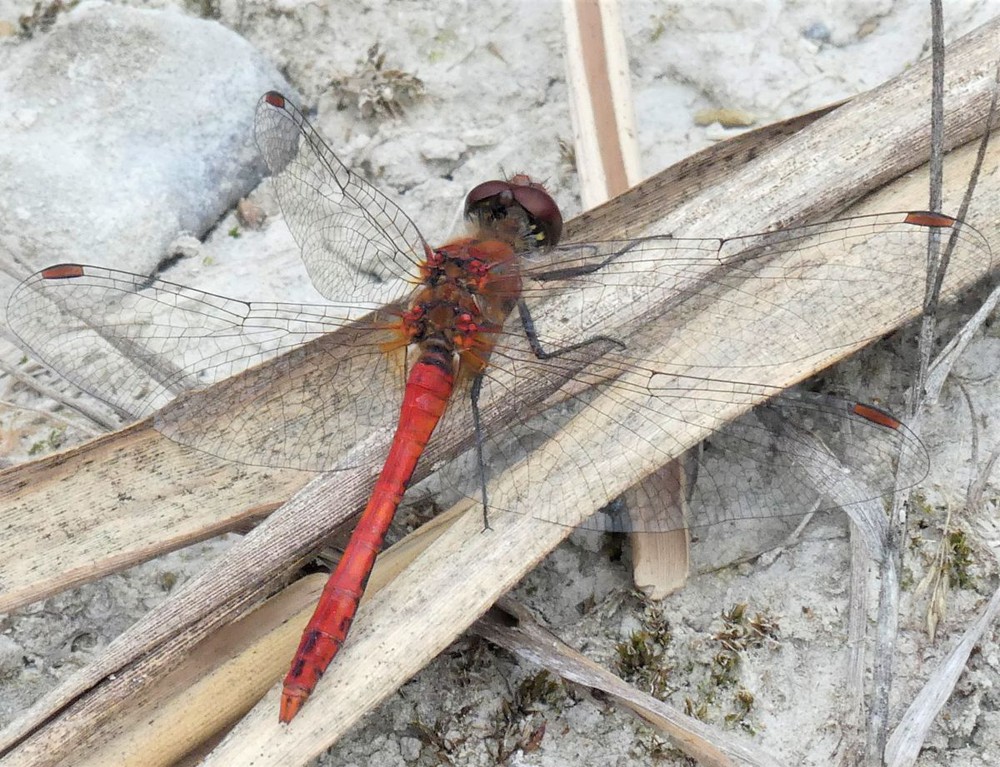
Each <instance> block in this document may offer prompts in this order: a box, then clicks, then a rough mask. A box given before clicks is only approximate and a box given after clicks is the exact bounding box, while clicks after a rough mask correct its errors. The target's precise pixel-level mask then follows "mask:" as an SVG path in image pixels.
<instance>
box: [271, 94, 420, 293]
mask: <svg viewBox="0 0 1000 767" xmlns="http://www.w3.org/2000/svg"><path fill="white" fill-rule="evenodd" d="M254 135H255V137H256V140H257V146H258V147H259V148H260V152H261V154H262V155H263V156H264V160H265V161H266V162H267V166H268V168H269V169H270V171H271V175H272V176H273V177H274V188H275V191H276V193H277V196H278V201H279V202H280V204H281V210H282V212H283V213H284V216H285V221H286V222H287V224H288V227H289V229H291V231H292V235H293V236H294V237H295V241H296V242H297V243H298V244H299V247H300V248H301V249H302V260H303V261H304V262H305V265H306V269H307V270H308V272H309V277H310V278H311V279H312V282H313V285H315V286H316V289H317V290H318V291H319V292H320V293H322V294H323V295H324V296H325V297H327V298H328V299H330V300H331V301H354V302H358V303H364V304H367V305H369V306H370V307H371V308H375V307H376V306H380V305H382V304H385V303H391V302H394V301H397V300H399V299H401V298H403V297H404V296H405V295H406V294H407V293H408V292H409V291H410V290H411V289H412V281H413V280H414V279H415V278H418V277H419V266H420V264H421V262H422V261H423V260H424V259H425V251H426V247H427V246H426V244H425V242H424V238H423V237H422V236H421V235H420V232H419V231H418V230H417V227H416V225H415V224H414V223H413V222H412V221H411V220H410V219H409V217H408V216H407V215H406V214H405V213H403V211H402V210H400V209H399V207H398V206H397V205H396V204H395V203H394V202H393V201H392V200H390V199H389V198H388V197H386V196H385V195H384V194H382V193H381V192H380V191H378V190H377V189H376V188H375V187H374V186H372V185H371V184H369V183H368V182H366V181H365V180H364V179H362V178H360V177H359V176H358V175H357V174H356V173H354V172H352V171H351V170H350V169H349V168H348V167H347V166H346V165H344V164H343V163H342V162H341V161H340V159H339V158H338V157H337V155H336V154H334V152H333V150H331V149H330V147H329V146H327V144H326V142H324V141H323V139H322V137H320V135H319V134H318V133H317V132H316V131H315V130H313V128H312V126H311V125H310V124H309V122H308V121H307V120H306V119H305V117H303V115H302V113H301V112H299V110H298V109H297V108H296V107H295V106H294V105H293V104H292V103H290V102H289V101H288V100H287V99H285V97H284V96H282V95H281V94H279V93H275V92H274V91H272V92H270V93H267V94H265V95H264V97H263V98H261V100H260V103H259V104H258V106H257V116H256V120H255V124H254Z"/></svg>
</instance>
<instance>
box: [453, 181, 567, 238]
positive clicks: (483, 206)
mask: <svg viewBox="0 0 1000 767" xmlns="http://www.w3.org/2000/svg"><path fill="white" fill-rule="evenodd" d="M465 217H466V219H468V220H470V221H474V222H475V223H477V224H479V225H480V226H482V227H484V228H487V229H498V228H501V227H502V225H503V224H505V223H511V222H513V223H516V224H519V225H520V226H519V228H520V229H522V230H523V231H521V232H519V236H521V237H524V238H525V239H527V240H528V244H529V245H530V246H532V247H535V248H551V247H553V246H555V245H556V244H557V243H558V242H559V236H560V235H561V234H562V223H563V221H562V213H560V212H559V206H558V205H556V201H555V200H553V199H552V196H551V195H550V194H549V193H548V192H546V191H545V187H543V186H542V185H541V184H539V183H537V182H535V181H532V180H531V179H530V178H529V177H528V176H526V175H524V174H522V173H519V174H517V175H516V176H513V177H511V179H510V180H509V181H485V182H483V183H482V184H480V185H479V186H477V187H475V188H474V189H473V190H472V191H471V192H469V194H468V195H467V196H466V198H465Z"/></svg>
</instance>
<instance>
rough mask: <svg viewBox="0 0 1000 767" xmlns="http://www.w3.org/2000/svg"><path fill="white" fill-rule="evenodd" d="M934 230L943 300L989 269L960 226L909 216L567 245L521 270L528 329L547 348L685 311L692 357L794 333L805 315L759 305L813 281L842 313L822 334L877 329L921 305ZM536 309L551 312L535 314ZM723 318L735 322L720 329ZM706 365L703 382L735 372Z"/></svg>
mask: <svg viewBox="0 0 1000 767" xmlns="http://www.w3.org/2000/svg"><path fill="white" fill-rule="evenodd" d="M935 232H937V233H940V241H941V247H942V249H943V247H944V243H945V242H947V241H948V240H949V239H951V238H953V239H954V251H953V253H952V256H951V264H950V267H949V272H948V275H947V278H946V281H945V284H944V296H946V297H947V296H948V295H949V294H950V293H952V292H953V291H954V289H955V286H961V285H964V284H967V282H968V280H969V277H968V275H969V274H970V273H976V274H978V273H982V271H983V269H984V264H989V263H990V260H991V254H990V248H989V244H988V243H987V242H986V240H985V239H984V238H983V236H982V235H981V234H980V233H979V232H977V231H976V230H975V229H973V228H972V227H971V226H969V225H967V224H964V223H962V222H960V221H957V220H956V219H953V218H950V217H948V216H943V215H941V214H928V213H920V212H899V213H883V214H877V215H869V216H857V217H853V218H848V219H839V220H834V221H828V222H824V223H821V224H812V225H807V226H799V227H790V228H788V229H783V230H778V231H775V232H770V233H766V234H759V235H748V236H746V237H736V238H729V239H705V240H693V239H679V238H671V237H650V238H640V239H636V240H629V241H607V242H597V243H577V244H569V245H566V246H561V247H559V248H556V249H555V250H554V252H553V254H552V257H551V259H550V260H546V261H540V260H536V261H535V262H533V263H531V264H530V265H529V267H528V269H527V277H528V278H529V279H528V280H527V281H526V287H525V291H524V294H525V297H526V298H527V299H528V300H529V302H530V303H531V304H532V307H533V308H536V307H537V309H536V310H535V311H534V312H533V313H534V314H535V321H536V328H537V330H538V334H539V337H540V341H541V342H542V345H543V346H544V347H546V348H549V349H555V348H560V347H562V346H566V345H568V344H572V343H576V342H578V341H579V340H581V339H584V338H588V337H593V336H595V335H602V334H608V335H615V336H616V337H619V338H621V339H622V340H623V341H625V342H627V341H628V336H629V334H630V333H632V332H634V328H636V327H641V326H642V325H643V324H646V323H648V322H651V321H653V320H654V319H655V318H657V317H661V316H662V317H664V318H666V317H667V316H669V317H670V319H671V322H670V326H672V327H682V326H685V323H686V318H688V317H689V315H690V316H691V317H697V318H698V321H697V324H696V325H688V326H686V327H685V333H695V334H697V336H699V337H700V338H701V339H702V340H701V341H700V342H699V343H698V344H690V346H691V350H692V354H691V355H690V358H691V359H692V360H693V359H694V357H695V356H696V355H695V354H694V353H693V352H694V349H695V347H697V348H711V345H712V344H713V343H716V342H718V341H720V340H721V341H723V342H725V343H727V344H729V343H733V342H734V341H735V342H740V341H741V340H744V339H745V340H746V342H747V343H753V342H754V341H755V340H756V339H757V338H758V337H759V335H760V329H759V328H760V327H762V326H766V325H768V324H769V323H774V322H780V323H785V324H787V326H788V328H789V332H795V333H796V335H797V336H801V335H802V333H803V329H804V328H808V327H810V326H814V325H815V318H813V319H812V320H811V321H810V320H809V318H807V317H803V316H799V314H798V312H801V311H807V308H806V309H796V308H795V307H794V306H792V305H791V303H790V302H789V301H787V300H781V301H780V302H779V303H775V302H769V300H768V295H769V293H770V291H771V289H772V288H773V287H775V286H778V287H780V286H782V285H791V286H801V292H802V293H807V292H808V291H809V290H811V289H813V288H815V286H817V285H822V289H823V290H824V291H825V292H827V293H835V294H836V295H837V296H838V299H839V300H840V301H841V303H842V305H843V311H842V312H840V313H838V314H837V315H831V316H829V317H826V318H824V324H825V325H827V326H835V325H837V324H840V323H844V324H845V325H851V324H853V321H854V320H855V319H856V318H857V317H859V316H861V317H865V316H870V317H871V318H872V321H871V323H870V325H871V326H872V327H879V326H881V327H884V328H885V331H888V330H890V329H892V328H894V327H896V326H897V325H898V324H899V323H900V322H903V321H905V320H906V319H909V318H910V317H911V316H912V308H913V307H914V306H919V305H920V304H921V302H922V298H923V293H924V288H925V278H924V254H925V253H926V252H927V243H928V236H929V235H931V234H933V233H935ZM555 298H557V299H558V302H556V301H554V300H553V299H555ZM546 304H548V305H550V306H554V307H556V308H557V309H558V311H546ZM893 312H894V314H893ZM876 316H877V317H878V318H879V319H878V320H877V321H876V319H875V318H876ZM733 318H738V319H739V322H738V323H737V322H732V321H727V320H732V319H733ZM706 319H710V320H712V319H718V320H720V321H719V322H714V321H708V322H706V321H705V320H706ZM824 330H826V328H824ZM885 331H883V332H885ZM720 333H723V334H724V337H722V338H720V336H719V334H720ZM874 335H876V336H877V335H881V333H879V332H875V333H874ZM864 340H869V339H867V338H865V339H859V338H856V337H848V336H847V335H846V334H845V341H844V344H843V346H850V345H852V344H856V343H857V342H859V341H864ZM813 350H814V351H816V352H820V351H829V350H831V347H830V345H829V341H828V340H827V341H820V340H819V339H817V343H816V345H814V347H813ZM784 361H788V360H784ZM723 362H724V361H723ZM714 364H715V365H716V369H715V370H714V372H713V373H711V374H710V375H711V377H718V378H728V377H730V376H731V375H736V374H735V373H727V372H726V371H725V370H724V369H723V368H720V367H718V365H719V364H720V363H719V362H715V363H714Z"/></svg>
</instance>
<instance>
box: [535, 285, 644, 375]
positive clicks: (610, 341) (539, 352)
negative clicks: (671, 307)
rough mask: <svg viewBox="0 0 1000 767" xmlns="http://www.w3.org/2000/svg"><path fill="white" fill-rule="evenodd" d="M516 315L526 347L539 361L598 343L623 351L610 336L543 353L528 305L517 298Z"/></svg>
mask: <svg viewBox="0 0 1000 767" xmlns="http://www.w3.org/2000/svg"><path fill="white" fill-rule="evenodd" d="M517 313H518V314H519V315H520V316H521V326H522V327H523V328H524V335H525V336H526V337H527V339H528V345H529V346H531V351H532V353H533V354H534V355H535V356H536V357H538V359H540V360H547V359H551V358H553V357H561V356H562V355H564V354H569V353H570V352H574V351H576V350H577V349H582V348H583V347H584V346H590V344H596V343H600V342H603V343H606V344H611V345H612V346H615V347H617V348H618V349H619V351H624V350H625V344H624V343H622V342H621V341H619V340H618V339H617V338H612V337H611V336H592V337H591V338H588V339H586V340H585V341H580V342H579V343H576V344H571V345H570V346H563V347H561V348H559V349H554V350H552V351H550V352H549V351H545V349H543V348H542V344H541V341H539V340H538V331H536V330H535V321H534V320H533V319H532V318H531V311H530V310H529V309H528V304H526V303H525V301H524V299H523V298H519V299H518V300H517Z"/></svg>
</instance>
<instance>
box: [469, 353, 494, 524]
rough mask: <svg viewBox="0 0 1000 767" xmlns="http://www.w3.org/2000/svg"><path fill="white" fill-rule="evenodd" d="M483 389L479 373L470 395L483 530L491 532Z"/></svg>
mask: <svg viewBox="0 0 1000 767" xmlns="http://www.w3.org/2000/svg"><path fill="white" fill-rule="evenodd" d="M482 388H483V374H482V373H478V374H477V375H476V377H475V378H473V379H472V387H471V389H470V390H469V395H470V398H471V400H472V426H473V428H474V429H475V431H476V464H477V465H478V468H479V486H480V488H481V491H482V496H483V529H484V530H489V529H491V528H490V519H489V514H488V513H487V508H488V507H487V505H486V459H485V458H484V456H483V427H482V420H481V416H480V413H479V394H480V392H481V391H482Z"/></svg>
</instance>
